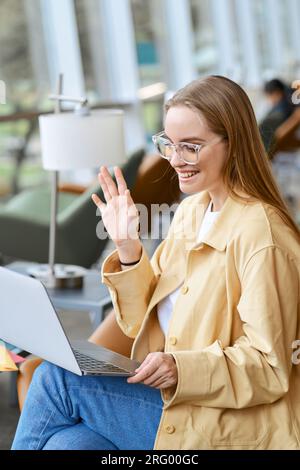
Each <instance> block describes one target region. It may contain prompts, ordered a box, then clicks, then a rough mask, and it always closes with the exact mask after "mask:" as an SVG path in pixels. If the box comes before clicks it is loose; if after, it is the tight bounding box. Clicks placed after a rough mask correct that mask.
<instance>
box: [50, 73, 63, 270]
mask: <svg viewBox="0 0 300 470" xmlns="http://www.w3.org/2000/svg"><path fill="white" fill-rule="evenodd" d="M62 88H63V75H62V74H61V73H60V74H59V77H58V82H57V95H58V96H60V95H61V94H62ZM60 111H61V101H60V100H59V99H56V100H55V105H54V112H55V114H59V113H60ZM51 179H52V181H51V212H50V230H49V267H50V275H52V276H53V278H54V279H55V265H54V263H55V243H56V217H57V201H58V193H57V186H58V171H56V170H54V171H53V172H52V175H51Z"/></svg>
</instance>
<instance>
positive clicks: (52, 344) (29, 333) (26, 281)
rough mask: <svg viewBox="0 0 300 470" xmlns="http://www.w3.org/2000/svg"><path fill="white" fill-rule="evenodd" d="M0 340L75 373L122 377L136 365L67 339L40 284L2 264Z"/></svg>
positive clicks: (93, 347)
mask: <svg viewBox="0 0 300 470" xmlns="http://www.w3.org/2000/svg"><path fill="white" fill-rule="evenodd" d="M0 339H2V340H3V341H5V342H7V343H11V344H14V345H15V346H17V347H19V348H21V349H23V350H24V351H28V352H30V353H32V354H35V355H37V356H39V357H41V358H43V359H45V360H47V361H49V362H52V363H53V364H56V365H58V366H60V367H63V368H64V369H66V370H69V371H71V372H73V373H74V374H77V375H109V376H125V377H126V376H132V375H134V373H135V372H134V371H135V369H136V368H137V367H138V366H139V365H140V363H139V362H137V361H134V360H132V359H129V358H128V357H126V356H122V355H121V354H118V353H115V352H113V351H110V350H109V349H106V348H103V347H101V346H97V345H95V344H93V343H90V342H88V341H84V340H77V341H69V339H68V337H67V335H66V333H65V331H64V328H63V326H62V324H61V322H60V320H59V317H58V315H57V312H56V310H55V308H54V306H53V304H52V302H51V300H50V298H49V295H48V293H47V290H46V288H45V287H44V286H43V284H42V283H41V282H40V281H39V280H37V279H34V278H32V277H29V276H25V275H24V274H19V273H16V272H14V271H11V270H9V269H7V268H3V267H0Z"/></svg>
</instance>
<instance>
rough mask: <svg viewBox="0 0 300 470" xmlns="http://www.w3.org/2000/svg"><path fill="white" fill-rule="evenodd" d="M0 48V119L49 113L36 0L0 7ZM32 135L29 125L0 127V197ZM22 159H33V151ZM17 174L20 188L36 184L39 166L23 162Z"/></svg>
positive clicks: (4, 1) (12, 0)
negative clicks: (1, 87)
mask: <svg viewBox="0 0 300 470" xmlns="http://www.w3.org/2000/svg"><path fill="white" fill-rule="evenodd" d="M0 45H1V47H0V79H1V80H3V81H4V82H5V85H6V104H1V105H0V115H2V116H10V117H11V115H14V114H15V113H20V112H26V111H34V110H44V109H49V108H50V107H51V103H49V101H48V99H47V97H48V94H49V91H50V85H49V73H48V66H47V59H46V57H47V56H46V48H45V42H44V36H43V25H42V16H41V10H40V1H39V0H26V1H22V0H1V1H0ZM2 119H4V117H3V118H2ZM34 132H36V125H35V124H34V123H33V121H32V120H28V119H22V120H13V119H10V120H8V122H5V121H4V122H1V124H0V193H1V192H4V193H5V192H6V190H7V189H8V187H9V186H10V185H11V184H15V183H12V181H13V178H14V171H15V167H16V166H18V165H19V164H20V163H21V160H22V156H23V154H22V152H23V151H24V152H25V147H27V146H29V138H30V136H31V135H32V134H33V133H34ZM24 152H23V153H24ZM27 153H29V154H35V153H36V152H35V149H34V146H31V148H30V149H28V152H27ZM23 170H24V171H23V175H25V179H26V182H27V183H26V184H28V185H30V184H33V183H34V182H37V181H40V177H41V171H40V164H39V162H30V161H28V160H27V162H26V164H25V166H24V169H23ZM21 183H22V182H21Z"/></svg>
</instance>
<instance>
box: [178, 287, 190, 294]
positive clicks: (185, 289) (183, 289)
mask: <svg viewBox="0 0 300 470" xmlns="http://www.w3.org/2000/svg"><path fill="white" fill-rule="evenodd" d="M188 290H189V288H188V286H182V288H181V289H180V291H181V293H182V294H186V293H187V292H188Z"/></svg>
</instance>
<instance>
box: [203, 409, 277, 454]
mask: <svg viewBox="0 0 300 470" xmlns="http://www.w3.org/2000/svg"><path fill="white" fill-rule="evenodd" d="M199 415H200V416H199V422H198V423H197V424H198V426H199V431H200V433H201V435H202V436H203V439H204V440H205V441H206V442H207V444H208V446H209V447H210V448H218V449H229V448H231V449H233V448H234V449H257V448H259V447H260V445H262V444H263V441H264V439H265V437H266V436H267V434H268V432H269V429H268V422H267V416H266V409H265V405H258V406H253V407H249V408H243V409H232V408H225V409H224V408H208V407H202V408H201V411H200V413H199ZM198 426H197V427H198Z"/></svg>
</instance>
